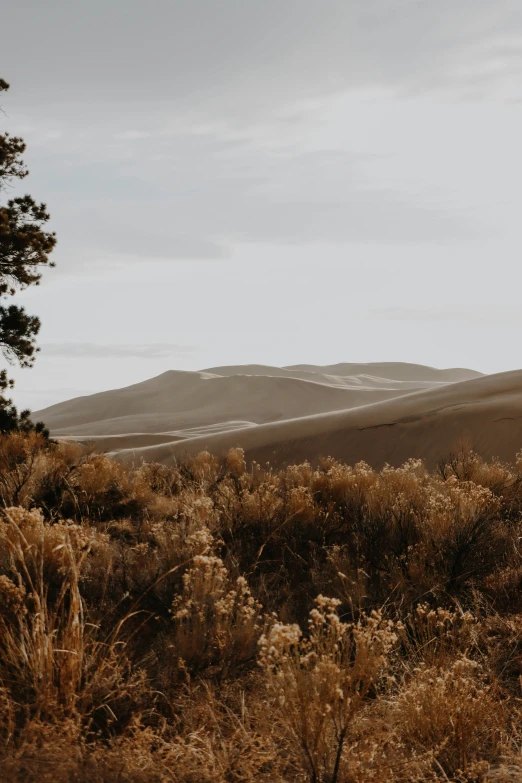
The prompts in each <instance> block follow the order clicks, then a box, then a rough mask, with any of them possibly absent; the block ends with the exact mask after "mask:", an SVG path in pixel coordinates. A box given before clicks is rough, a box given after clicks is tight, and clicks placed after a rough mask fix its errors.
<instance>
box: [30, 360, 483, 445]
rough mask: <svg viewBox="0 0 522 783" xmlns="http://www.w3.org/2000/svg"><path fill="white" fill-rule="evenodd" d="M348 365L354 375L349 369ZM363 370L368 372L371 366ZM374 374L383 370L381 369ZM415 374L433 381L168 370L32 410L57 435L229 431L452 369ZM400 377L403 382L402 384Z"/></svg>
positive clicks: (415, 385) (335, 405) (362, 400)
mask: <svg viewBox="0 0 522 783" xmlns="http://www.w3.org/2000/svg"><path fill="white" fill-rule="evenodd" d="M342 367H343V366H341V365H339V368H340V369H342ZM346 367H348V368H350V370H351V369H353V367H354V365H346ZM364 367H365V369H366V370H372V368H373V365H365V366H364ZM415 367H416V366H415ZM339 368H338V369H339ZM328 369H330V368H328ZM376 369H378V370H379V371H380V370H382V369H383V365H378V366H377V367H376ZM234 370H235V372H233V371H234ZM415 372H418V373H419V375H430V378H431V379H430V380H429V381H427V380H425V378H421V379H420V380H418V381H415V380H411V378H410V377H409V376H411V375H412V374H413V370H411V368H409V366H408V365H404V366H402V365H401V367H400V368H399V369H398V370H395V371H394V372H390V374H392V375H394V376H395V377H394V378H392V379H388V378H383V377H378V376H377V375H371V374H366V375H359V376H357V375H353V374H352V375H347V376H342V375H328V374H325V373H323V372H320V371H317V372H315V371H313V369H310V368H307V369H305V370H302V371H298V370H288V369H285V368H277V367H262V366H259V365H246V366H240V367H235V368H231V367H220V368H213V370H212V371H210V370H204V371H202V372H181V371H174V370H172V371H169V372H166V373H163V374H162V375H159V376H158V377H156V378H151V379H150V380H147V381H144V382H143V383H138V384H133V385H132V386H128V387H125V388H123V389H114V390H111V391H107V392H100V393H99V394H92V395H89V396H87V397H77V398H76V399H73V400H68V401H67V402H63V403H59V404H57V405H53V406H51V407H49V408H46V409H45V410H42V411H37V412H36V413H35V416H36V417H37V418H39V419H42V420H43V421H45V423H46V424H47V426H48V427H49V428H50V429H51V431H52V432H53V433H54V434H55V435H58V434H59V435H78V436H81V437H82V438H85V437H87V436H89V435H92V436H96V437H99V436H101V435H126V434H128V433H149V434H150V433H159V434H164V433H167V432H176V433H179V432H181V431H185V430H193V429H194V428H199V427H208V426H220V427H221V429H230V426H229V423H230V422H237V421H242V422H245V423H246V424H247V425H248V424H265V423H268V422H272V421H282V420H284V419H288V418H296V417H301V416H308V415H312V414H316V413H324V412H327V411H333V410H346V409H349V408H353V407H357V406H361V405H367V404H371V403H374V402H379V401H381V400H384V399H389V398H391V397H396V396H399V395H402V394H404V393H405V392H408V391H411V390H413V389H421V388H426V387H428V388H431V387H432V386H434V385H436V386H439V385H441V384H443V383H445V381H444V380H442V378H445V377H446V374H447V373H448V372H450V371H446V370H440V371H436V370H433V369H432V368H421V369H419V370H417V369H416V370H415ZM467 372H471V371H467ZM438 373H439V374H440V377H439V374H438ZM401 375H407V376H408V379H406V380H403V379H402V378H401V377H400V376H401ZM298 376H301V377H298Z"/></svg>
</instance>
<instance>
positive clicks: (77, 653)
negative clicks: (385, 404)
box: [0, 434, 522, 783]
mask: <svg viewBox="0 0 522 783" xmlns="http://www.w3.org/2000/svg"><path fill="white" fill-rule="evenodd" d="M521 467H522V464H521V463H520V461H519V462H518V463H517V464H516V465H514V466H509V465H503V464H501V463H498V462H493V463H489V464H488V463H485V462H483V461H482V460H480V459H479V458H478V457H477V456H476V455H474V454H472V453H471V454H470V453H462V454H460V455H457V457H451V458H450V459H449V460H448V462H447V463H444V464H442V465H441V466H440V469H439V471H438V473H437V474H429V473H427V472H426V470H425V469H424V467H423V466H422V464H421V463H419V462H417V461H409V462H407V463H406V464H405V465H403V466H402V467H401V468H398V469H393V468H390V467H386V468H384V469H383V470H382V471H380V472H376V471H374V470H372V469H371V468H370V467H369V466H368V465H365V464H363V463H360V464H358V465H355V466H353V467H349V466H346V465H343V464H340V463H337V462H335V461H333V460H325V461H324V462H323V463H322V465H321V467H320V468H319V469H317V470H314V469H312V468H311V467H310V465H308V464H303V465H298V466H293V467H290V468H288V469H286V470H284V471H279V472H276V471H270V470H261V469H260V468H259V466H255V465H254V466H253V467H252V468H251V469H247V466H246V464H245V461H244V456H243V454H242V452H241V451H240V450H234V451H232V452H230V453H229V454H228V455H227V457H226V459H225V460H224V461H223V462H221V461H219V460H217V459H215V458H214V457H212V456H211V455H209V454H207V453H203V454H200V455H199V456H198V457H197V458H195V459H194V460H192V461H191V462H190V463H187V464H185V465H180V466H177V467H174V468H168V467H166V466H162V465H143V466H139V467H137V468H134V469H128V468H126V467H124V466H122V465H120V464H118V463H116V462H113V461H112V460H110V459H109V458H107V457H105V456H103V455H100V454H96V453H95V452H91V451H89V450H85V449H81V448H79V447H77V446H71V445H68V446H65V445H59V444H58V445H54V444H48V443H46V442H45V440H44V439H42V438H40V437H39V436H38V435H35V434H30V435H28V436H23V435H21V434H11V435H9V436H5V437H3V438H2V439H0V493H1V499H2V506H3V510H2V511H1V518H0V781H14V783H17V782H18V781H19V782H20V783H21V782H22V781H31V780H35V781H36V780H38V781H43V783H45V781H53V783H62V782H63V783H66V781H67V783H69V781H80V783H81V782H83V781H99V783H113V781H114V783H115V782H116V781H123V780H124V781H131V783H132V782H134V781H135V783H145V781H147V783H148V782H149V781H152V782H153V783H154V782H155V781H158V783H160V782H161V783H163V781H180V783H182V782H183V783H200V781H201V782H203V783H205V781H218V783H220V782H222V783H225V781H256V780H257V781H263V782H266V783H268V781H275V783H277V781H279V782H280V783H283V781H286V782H287V783H293V782H294V781H295V783H297V781H310V783H356V782H357V783H366V781H368V783H369V782H370V781H374V782H375V783H380V781H390V782H391V783H394V782H395V781H396V782H397V783H399V782H400V783H406V781H419V783H421V782H422V781H433V780H437V779H442V780H451V781H479V780H486V779H489V780H494V779H497V780H500V779H501V777H499V776H500V775H502V774H504V773H505V774H508V773H509V774H511V772H510V770H511V771H512V770H516V769H519V768H520V766H521V763H520V762H521V760H520V758H519V755H518V754H519V750H518V749H519V748H520V747H521V740H522V737H521V733H520V729H519V726H520V724H521V717H522V714H521V711H520V706H519V705H520V698H521V695H522V694H521V682H522V679H521V678H522V648H521V643H520V638H521V633H522V621H521V619H520V618H521V616H522V615H521V614H519V613H520V611H521V610H520V587H521V585H522V557H521V554H522V551H521V549H520V537H521V521H522V520H521V511H522V482H521V473H520V469H521ZM324 596H328V597H327V598H325V597H324ZM502 770H504V772H503V771H502ZM506 770H507V772H506Z"/></svg>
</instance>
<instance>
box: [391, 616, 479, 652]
mask: <svg viewBox="0 0 522 783" xmlns="http://www.w3.org/2000/svg"><path fill="white" fill-rule="evenodd" d="M478 629H479V624H478V621H477V619H476V618H475V617H474V616H473V615H472V614H471V612H462V611H451V610H448V609H443V608H441V607H438V608H437V609H432V608H430V607H429V606H428V605H427V604H421V605H419V606H417V607H416V609H415V611H414V612H413V613H412V614H410V615H408V616H407V617H406V618H405V619H404V621H403V622H400V623H399V624H398V626H397V630H398V634H399V638H400V640H401V642H402V650H401V654H402V656H403V657H405V659H406V662H407V665H408V666H411V665H414V666H420V665H426V666H439V667H442V666H446V665H449V664H452V662H453V661H454V660H455V658H456V657H458V656H459V655H462V654H466V653H468V652H469V650H470V648H471V647H476V646H477V636H478Z"/></svg>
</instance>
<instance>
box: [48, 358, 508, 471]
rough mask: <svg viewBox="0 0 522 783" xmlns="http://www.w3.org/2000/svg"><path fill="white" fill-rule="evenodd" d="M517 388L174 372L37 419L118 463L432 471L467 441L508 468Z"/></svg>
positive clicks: (407, 369) (456, 380) (418, 370)
mask: <svg viewBox="0 0 522 783" xmlns="http://www.w3.org/2000/svg"><path fill="white" fill-rule="evenodd" d="M521 388H522V383H521V379H520V378H519V377H518V375H517V373H505V374H503V375H499V376H481V375H480V373H477V372H475V371H473V370H465V369H449V370H437V369H435V368H432V367H425V366H422V365H411V364H404V363H379V364H338V365H329V366H325V367H314V366H313V365H296V366H292V367H265V366H262V365H245V366H239V367H213V368H209V369H207V370H203V371H201V372H181V371H169V372H166V373H163V374H162V375H160V376H158V377H156V378H151V379H150V380H147V381H144V382H143V383H138V384H134V385H132V386H128V387H126V388H123V389H114V390H111V391H107V392H101V393H99V394H93V395H90V396H88V397H79V398H76V399H73V400H69V401H67V402H64V403H60V404H58V405H54V406H51V407H50V408H47V409H45V410H43V411H39V412H37V413H36V414H35V415H36V416H37V417H38V418H39V419H43V420H44V421H45V423H46V424H47V426H48V427H49V428H50V430H51V432H52V434H53V435H54V436H56V437H63V438H67V439H73V440H79V441H82V442H88V441H93V442H95V443H96V444H97V446H98V447H99V448H100V449H102V450H104V451H110V452H112V453H118V454H120V456H121V458H122V459H131V460H140V459H142V458H143V459H146V460H159V461H164V462H169V461H171V460H173V459H180V458H182V457H183V456H184V455H186V454H193V453H195V452H197V451H201V450H203V449H209V450H211V451H213V452H214V453H216V454H218V455H219V454H221V453H223V452H224V451H226V450H227V449H228V448H230V447H231V446H241V447H243V448H244V449H245V451H246V453H247V457H248V458H249V459H255V460H257V461H259V462H262V463H264V462H267V461H269V462H271V463H272V464H274V465H284V464H288V463H290V462H296V461H302V460H305V459H307V460H310V461H312V462H313V461H315V460H317V459H318V458H319V457H321V456H327V455H330V456H334V457H337V458H338V459H342V460H346V461H348V462H354V461H358V460H361V459H364V460H366V461H367V462H369V463H370V464H372V465H375V466H376V467H378V466H380V465H382V464H383V463H385V462H389V463H391V464H397V463H398V462H401V461H403V460H404V459H407V458H409V457H412V456H413V457H415V456H418V457H422V458H424V459H426V460H427V461H428V463H430V464H432V463H433V462H434V461H435V462H436V461H437V459H438V458H439V457H440V456H441V455H442V454H445V453H447V452H448V451H449V450H451V449H454V448H456V447H458V445H459V444H460V443H462V442H464V441H466V442H468V443H470V444H471V445H474V446H475V447H476V448H477V449H479V450H481V451H482V452H483V453H484V454H485V456H491V455H493V454H495V455H497V454H498V455H499V456H504V455H505V456H506V457H512V456H513V454H514V451H516V450H517V449H518V446H519V440H518V434H517V433H518V430H517V426H518V425H517V424H516V421H517V418H516V417H517V415H518V405H519V400H520V391H519V390H520V389H521ZM520 414H521V416H522V409H521V411H520ZM510 422H511V423H510ZM513 422H515V424H513ZM521 435H522V433H521ZM497 442H498V446H497V445H496V444H497ZM513 449H514V451H513Z"/></svg>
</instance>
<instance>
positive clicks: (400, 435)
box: [120, 371, 522, 467]
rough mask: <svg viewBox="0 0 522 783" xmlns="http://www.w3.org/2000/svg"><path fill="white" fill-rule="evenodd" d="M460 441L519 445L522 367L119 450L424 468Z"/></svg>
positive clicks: (491, 449)
mask: <svg viewBox="0 0 522 783" xmlns="http://www.w3.org/2000/svg"><path fill="white" fill-rule="evenodd" d="M464 443H466V444H467V445H471V446H473V447H474V448H476V449H477V450H478V451H479V452H480V453H481V454H483V455H484V456H485V457H492V456H499V457H501V458H502V459H513V457H514V456H515V453H516V452H517V451H518V450H519V449H520V448H522V371H515V372H509V373H500V374H498V375H490V376H483V377H478V378H474V379H472V380H468V381H462V382H460V383H455V384H451V385H447V386H444V387H437V388H435V389H430V390H426V391H418V392H412V393H410V394H407V395H403V396H401V397H398V398H396V399H392V400H386V401H383V402H380V403H377V404H373V405H368V406H366V407H362V408H354V409H351V410H345V411H339V412H334V413H325V414H322V415H314V416H308V417H304V418H303V417H302V418H295V419H293V420H289V421H284V422H280V423H271V424H266V425H263V426H259V427H256V428H255V429H251V430H244V431H236V432H234V433H229V434H226V435H223V434H218V435H213V436H206V437H200V438H196V439H192V440H188V441H184V442H182V443H178V444H175V443H174V444H164V445H162V446H153V447H150V448H145V449H135V450H130V451H127V452H122V453H121V455H120V456H121V458H123V459H128V460H133V461H134V460H139V459H148V460H150V459H152V460H160V461H164V462H170V461H172V460H173V459H179V458H182V457H183V456H184V455H186V454H194V453H197V452H199V451H201V450H202V449H203V448H207V449H209V450H210V451H212V452H213V453H215V454H218V455H219V454H222V453H224V452H225V451H226V450H227V449H228V448H230V447H231V446H237V445H239V446H242V447H243V448H244V449H245V451H246V454H247V457H248V458H249V459H255V460H257V461H258V462H260V463H261V464H264V463H265V462H267V461H269V462H270V463H271V464H273V465H276V466H279V465H284V464H288V463H292V462H299V461H302V460H306V459H307V460H310V461H312V462H314V461H317V459H318V458H319V457H321V456H328V455H330V456H333V457H336V458H338V459H342V460H345V461H347V462H355V461H358V460H365V461H367V462H369V463H370V464H371V465H373V466H375V467H380V466H382V465H383V464H384V463H386V462H388V463H390V464H393V465H398V464H400V463H402V462H404V461H405V460H406V459H408V458H409V457H420V458H422V459H424V460H425V461H426V462H427V464H428V465H429V466H432V467H433V466H434V465H435V464H436V463H437V462H438V460H439V459H440V458H441V457H442V456H445V455H447V454H448V453H449V452H450V451H452V450H456V449H458V448H459V447H460V446H461V445H462V444H464Z"/></svg>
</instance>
